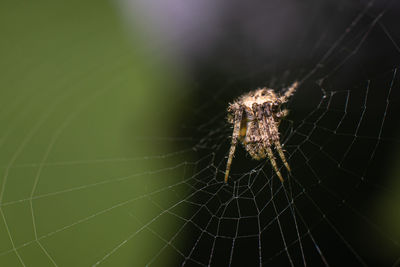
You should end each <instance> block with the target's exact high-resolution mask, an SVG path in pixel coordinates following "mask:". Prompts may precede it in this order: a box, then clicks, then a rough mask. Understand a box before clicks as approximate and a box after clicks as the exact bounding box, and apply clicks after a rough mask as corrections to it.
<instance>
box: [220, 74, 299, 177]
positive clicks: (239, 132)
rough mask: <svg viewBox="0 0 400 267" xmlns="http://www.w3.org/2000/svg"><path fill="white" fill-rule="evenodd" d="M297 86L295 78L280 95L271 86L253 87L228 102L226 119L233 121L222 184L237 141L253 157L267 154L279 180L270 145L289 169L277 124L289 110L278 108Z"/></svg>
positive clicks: (256, 158) (229, 167)
mask: <svg viewBox="0 0 400 267" xmlns="http://www.w3.org/2000/svg"><path fill="white" fill-rule="evenodd" d="M298 85H299V84H298V82H297V81H296V82H294V83H293V84H292V85H291V86H290V87H289V88H288V89H287V90H286V91H285V92H284V93H283V94H282V95H278V94H277V93H275V91H274V89H269V88H261V89H257V90H254V91H251V92H248V93H246V94H243V95H242V96H240V97H239V98H238V99H237V100H236V101H234V102H233V103H230V104H229V107H228V122H229V123H230V124H233V133H232V141H231V148H230V150H229V157H228V161H227V163H226V171H225V183H226V182H227V181H228V177H229V171H230V169H231V164H232V159H233V155H234V154H235V149H236V144H237V140H239V141H240V142H241V143H242V144H243V146H244V148H245V149H246V151H247V152H248V153H249V154H250V156H251V157H252V158H253V159H255V160H261V159H265V158H266V157H268V158H269V160H270V162H271V165H272V168H273V169H274V171H275V173H276V175H277V176H278V177H279V179H280V180H281V182H283V177H282V174H281V173H280V171H279V169H278V166H277V164H276V161H275V157H274V153H273V151H272V148H273V147H275V150H276V151H277V152H278V154H279V156H280V158H281V160H282V162H283V164H284V165H285V167H286V169H287V170H288V171H289V172H290V167H289V164H288V162H287V160H286V157H285V153H284V152H283V149H282V145H281V142H280V140H279V124H280V122H281V120H282V118H284V117H286V116H287V115H288V114H289V110H287V109H284V110H281V105H282V104H284V103H286V102H288V101H289V98H290V97H291V96H292V95H293V94H294V92H295V91H296V89H297V87H298Z"/></svg>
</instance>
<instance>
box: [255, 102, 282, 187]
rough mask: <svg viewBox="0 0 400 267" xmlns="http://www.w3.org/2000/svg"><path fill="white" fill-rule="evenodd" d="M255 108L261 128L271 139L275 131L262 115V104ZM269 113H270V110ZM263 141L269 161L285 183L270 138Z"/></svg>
mask: <svg viewBox="0 0 400 267" xmlns="http://www.w3.org/2000/svg"><path fill="white" fill-rule="evenodd" d="M253 110H256V118H257V120H258V125H259V126H261V128H262V129H261V131H263V132H264V133H267V136H268V138H269V139H271V138H272V137H273V131H272V130H271V129H270V127H269V126H268V123H267V121H266V119H265V117H263V115H262V113H263V110H262V107H261V106H260V105H257V104H255V105H253ZM267 114H269V112H268V113H267ZM263 142H264V147H265V150H266V151H267V155H268V158H269V161H270V162H271V165H272V168H273V169H274V171H275V173H276V175H277V176H278V178H279V180H281V182H282V183H283V177H282V174H281V172H280V171H279V169H278V165H277V164H276V161H275V157H274V153H273V152H272V149H271V143H270V141H269V140H263Z"/></svg>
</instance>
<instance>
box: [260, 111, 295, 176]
mask: <svg viewBox="0 0 400 267" xmlns="http://www.w3.org/2000/svg"><path fill="white" fill-rule="evenodd" d="M263 108H264V112H265V114H267V115H268V114H271V110H270V106H269V105H264V107H263ZM288 113H289V111H288V110H287V109H285V110H282V111H281V112H279V113H277V115H276V116H277V117H278V118H279V120H278V121H275V120H274V118H273V117H272V116H263V117H262V119H263V124H264V125H265V127H266V128H267V129H268V131H269V134H270V137H271V141H272V142H273V143H274V145H275V149H276V151H278V154H279V156H280V157H281V160H282V162H283V164H284V165H285V167H286V169H287V170H288V171H289V172H290V171H291V170H290V166H289V164H288V162H287V160H286V157H285V153H284V152H283V149H282V145H281V142H280V140H279V123H280V118H282V117H284V116H286V115H287V114H288Z"/></svg>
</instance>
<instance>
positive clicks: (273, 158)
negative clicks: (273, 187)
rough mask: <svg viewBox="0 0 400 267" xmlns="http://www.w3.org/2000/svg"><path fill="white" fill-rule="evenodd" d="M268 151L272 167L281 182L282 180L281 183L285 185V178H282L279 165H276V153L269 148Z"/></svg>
mask: <svg viewBox="0 0 400 267" xmlns="http://www.w3.org/2000/svg"><path fill="white" fill-rule="evenodd" d="M266 150H267V154H268V158H269V161H270V162H271V165H272V167H273V168H274V171H275V173H276V175H278V177H279V180H281V182H282V183H283V177H282V174H281V172H280V171H279V169H278V165H277V164H276V161H275V157H274V153H273V152H272V149H271V147H270V146H267V149H266Z"/></svg>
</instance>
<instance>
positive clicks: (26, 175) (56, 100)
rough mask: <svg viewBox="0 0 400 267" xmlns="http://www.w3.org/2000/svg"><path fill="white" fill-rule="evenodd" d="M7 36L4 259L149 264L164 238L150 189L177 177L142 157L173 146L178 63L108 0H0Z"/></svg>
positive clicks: (0, 27) (0, 21)
mask: <svg viewBox="0 0 400 267" xmlns="http://www.w3.org/2000/svg"><path fill="white" fill-rule="evenodd" d="M128 32H129V34H128ZM134 32H135V31H134ZM0 34H1V36H0V39H1V41H0V58H1V60H0V127H1V128H0V151H1V152H0V170H1V176H0V189H1V193H0V203H1V207H0V211H1V216H0V266H23V265H25V266H55V265H57V266H89V265H92V264H95V263H96V262H97V261H101V264H102V266H143V265H144V264H145V263H146V262H148V261H149V260H151V259H152V258H154V255H155V254H156V252H158V251H159V250H160V248H161V246H162V245H163V243H162V241H161V240H160V239H159V238H157V236H156V235H154V234H152V233H151V232H150V231H149V230H146V227H145V226H143V225H144V224H145V223H146V222H147V221H148V220H150V219H149V218H153V217H157V216H160V207H158V206H157V205H154V203H153V201H151V199H149V198H148V197H147V198H146V197H143V196H146V194H145V193H144V192H147V191H146V190H148V191H149V192H150V191H152V190H155V189H157V188H162V187H163V186H165V184H171V183H172V182H173V181H174V179H176V177H178V176H177V175H176V174H175V173H174V170H173V169H172V170H170V171H164V172H163V175H162V176H160V177H159V178H160V179H155V178H154V177H157V176H155V175H154V174H152V170H162V169H163V168H165V167H166V166H169V167H170V166H173V164H174V162H172V161H170V160H168V159H163V160H146V159H145V158H144V156H148V155H163V154H165V153H167V152H168V151H170V150H171V149H172V148H171V147H168V146H167V145H166V144H171V145H173V142H157V141H155V140H156V139H155V138H154V137H155V136H168V135H169V134H170V132H171V131H173V130H174V129H173V126H171V125H173V123H174V121H173V120H175V119H176V112H177V111H178V109H179V106H178V105H177V104H176V103H174V101H172V99H175V98H177V97H178V96H180V97H181V99H182V95H181V92H180V89H179V88H182V87H181V86H180V84H179V83H178V82H177V80H180V79H177V76H176V70H177V67H176V66H173V65H172V64H171V63H168V64H167V60H166V58H165V57H164V55H162V52H161V51H157V52H158V53H154V51H151V48H148V46H147V44H146V43H144V42H142V41H141V40H142V38H141V34H140V33H139V32H135V33H134V34H132V29H129V30H127V29H126V28H124V26H123V22H122V20H121V18H120V17H119V15H118V10H117V9H116V6H115V5H113V4H112V3H111V2H110V1H98V0H96V1H77V0H72V1H46V0H39V1H14V0H12V1H1V3H0ZM167 66H168V67H167ZM166 99H168V100H169V101H166ZM181 102H182V101H181ZM135 157H136V158H137V160H134V158H135ZM132 158H133V159H132ZM104 159H105V160H104ZM131 159H132V160H131ZM180 177H181V176H180ZM161 178H162V179H161ZM169 194H170V193H168V192H167V193H166V194H165V195H162V194H160V195H158V196H157V197H158V198H159V199H158V201H163V199H162V198H165V201H168V199H170V198H171V196H170V195H169ZM139 218H140V219H139ZM158 219H159V220H158V221H159V223H160V229H158V230H157V232H158V233H162V232H163V231H168V229H170V227H173V223H172V221H171V220H168V219H163V218H160V217H158ZM127 239H129V240H128V241H129V242H125V240H127ZM115 248H118V249H116V250H115V252H114V249H115ZM105 256H107V257H106V258H105V259H103V257H105ZM168 259H169V254H168V253H166V254H165V255H160V257H159V260H160V261H161V262H162V263H163V265H164V266H166V265H168Z"/></svg>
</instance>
